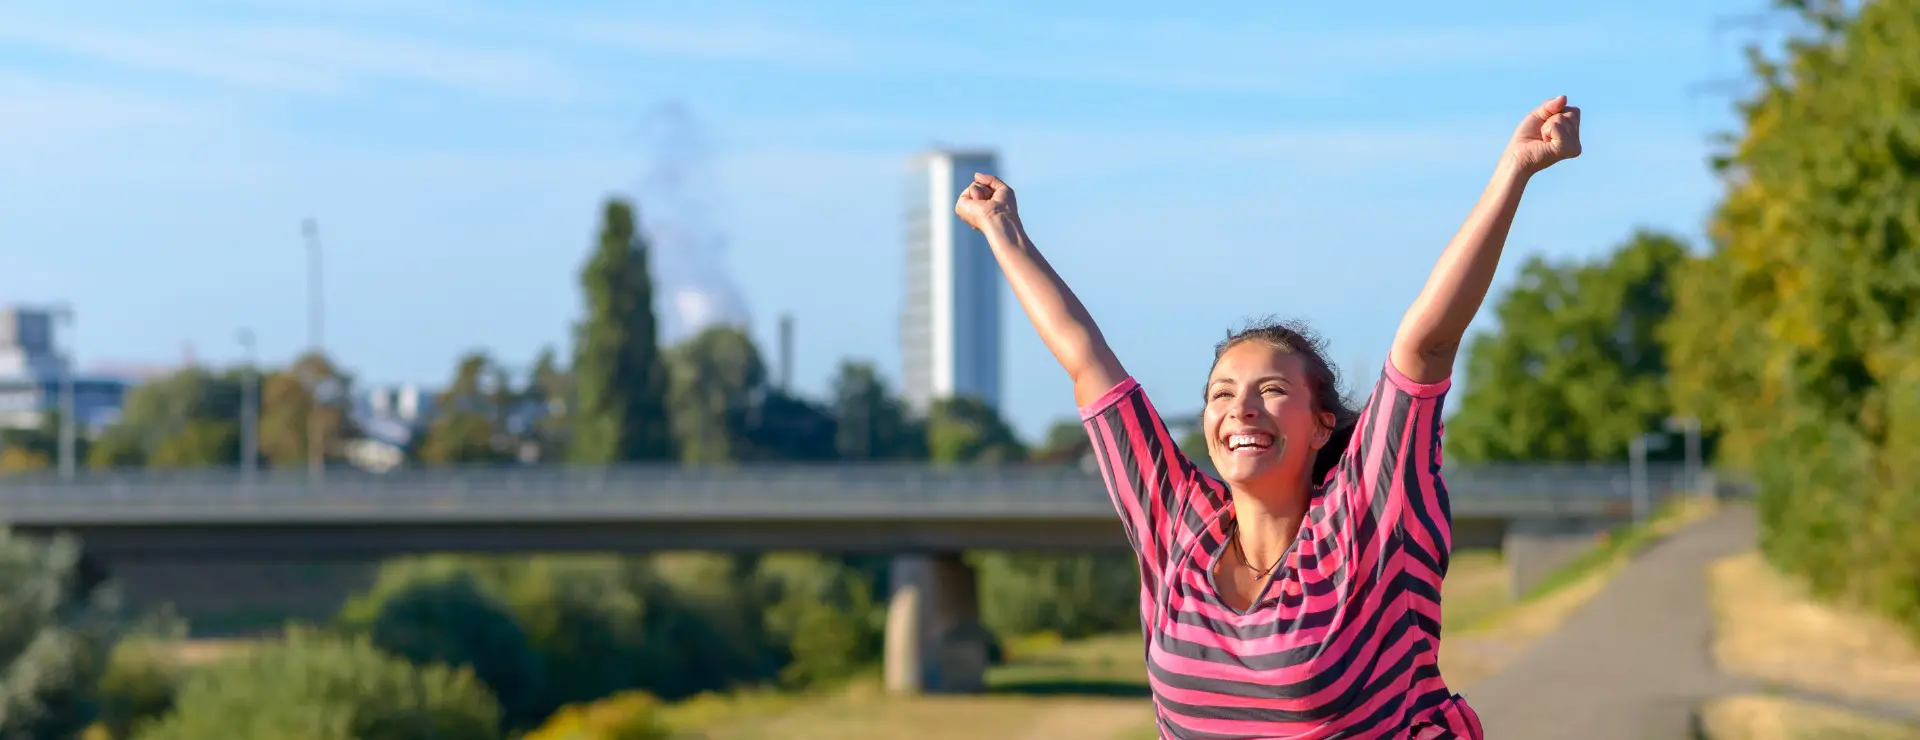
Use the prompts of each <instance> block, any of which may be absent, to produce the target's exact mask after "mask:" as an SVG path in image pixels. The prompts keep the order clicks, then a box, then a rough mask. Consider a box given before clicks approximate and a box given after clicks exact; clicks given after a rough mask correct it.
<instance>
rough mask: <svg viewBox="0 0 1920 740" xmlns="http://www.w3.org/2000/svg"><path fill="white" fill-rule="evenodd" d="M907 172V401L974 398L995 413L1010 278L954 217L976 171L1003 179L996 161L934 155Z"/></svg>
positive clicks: (903, 323) (961, 153) (903, 344)
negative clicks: (1002, 297) (1003, 312)
mask: <svg viewBox="0 0 1920 740" xmlns="http://www.w3.org/2000/svg"><path fill="white" fill-rule="evenodd" d="M909 170H910V175H909V179H908V182H907V214H906V215H907V219H906V220H907V224H906V225H907V260H906V263H907V264H906V273H907V274H906V280H907V285H906V291H905V305H904V306H902V307H901V314H900V371H901V385H902V386H903V387H902V394H903V396H904V398H905V400H906V402H907V406H908V407H909V408H911V409H912V410H913V411H915V412H916V413H923V414H924V413H926V411H927V409H928V408H929V407H931V406H932V405H933V401H934V400H935V399H939V398H945V397H949V396H972V397H974V398H978V399H980V400H981V401H983V402H985V403H986V404H987V405H989V406H991V407H993V408H995V409H998V408H999V407H1000V368H1001V359H1000V355H1001V351H1000V348H1001V341H1000V294H1001V291H1002V287H1001V286H1002V285H1004V284H1005V278H1003V277H1002V276H1001V275H1000V267H999V265H998V263H996V262H995V261H994V258H993V253H992V251H991V250H990V249H989V248H988V247H987V240H986V237H985V236H984V235H982V234H981V233H980V232H977V231H974V230H973V228H972V227H970V226H968V225H967V224H966V222H964V221H961V220H960V217H959V216H956V215H954V212H953V206H954V202H955V201H956V200H958V199H959V197H960V193H961V192H962V191H963V190H964V189H965V188H966V187H967V186H968V185H970V184H971V183H972V182H973V174H974V173H975V172H980V173H985V174H989V175H998V174H999V173H1000V163H999V157H998V155H996V154H995V153H993V152H991V151H976V150H936V151H929V152H923V153H921V154H919V155H917V156H915V157H914V158H913V160H912V162H911V165H910V167H909Z"/></svg>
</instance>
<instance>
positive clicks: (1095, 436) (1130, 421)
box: [1080, 378, 1218, 589]
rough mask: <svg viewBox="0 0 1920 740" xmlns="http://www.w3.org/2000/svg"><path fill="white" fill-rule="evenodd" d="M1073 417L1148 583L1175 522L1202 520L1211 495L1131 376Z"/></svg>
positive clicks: (1156, 579)
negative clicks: (1088, 440) (1083, 432)
mask: <svg viewBox="0 0 1920 740" xmlns="http://www.w3.org/2000/svg"><path fill="white" fill-rule="evenodd" d="M1080 419H1081V422H1082V423H1084V424H1085V425H1086V428H1087V435H1088V436H1089V437H1090V438H1091V439H1092V442H1093V456H1094V459H1095V461H1096V462H1097V463H1098V464H1099V467H1100V475H1101V477H1102V478H1103V479H1104V480H1105V482H1106V485H1107V493H1108V494H1109V495H1110V496H1111V497H1112V498H1113V506H1114V509H1115V510H1116V511H1118V512H1119V514H1120V521H1121V523H1122V524H1123V525H1125V527H1126V532H1127V541H1128V543H1129V544H1131V545H1133V549H1134V552H1136V553H1139V555H1140V563H1141V575H1142V576H1144V577H1145V580H1146V581H1147V584H1146V585H1147V587H1148V588H1150V589H1152V588H1154V587H1155V585H1156V584H1158V583H1160V582H1161V573H1160V571H1161V570H1162V569H1163V568H1164V567H1165V566H1166V563H1167V559H1168V558H1167V556H1168V553H1170V552H1172V550H1173V548H1174V547H1175V544H1174V543H1175V540H1176V539H1177V538H1178V535H1177V531H1178V530H1177V527H1178V526H1179V525H1180V523H1181V522H1183V521H1185V522H1188V523H1189V524H1190V525H1192V526H1198V525H1197V524H1194V523H1195V522H1204V521H1207V520H1208V518H1210V517H1211V515H1212V514H1213V510H1214V509H1217V508H1218V502H1216V501H1214V499H1215V498H1216V497H1214V496H1211V495H1207V494H1206V493H1205V491H1206V490H1208V489H1207V488H1206V487H1205V486H1203V485H1201V483H1200V476H1201V475H1202V474H1201V473H1200V472H1199V469H1198V468H1196V467H1194V464H1193V462H1192V461H1190V460H1188V459H1187V457H1186V455H1184V454H1182V453H1181V452H1180V446H1179V444H1178V443H1176V442H1175V440H1174V439H1173V434H1172V432H1171V431H1169V430H1168V429H1167V425H1166V422H1165V421H1163V420H1161V418H1160V414H1159V412H1158V411H1155V410H1154V408H1153V403H1152V402H1150V401H1148V400H1147V395H1146V392H1145V391H1144V390H1142V389H1141V388H1140V384H1139V383H1138V382H1137V381H1135V380H1134V379H1133V378H1128V379H1126V380H1123V381H1121V382H1120V384H1119V385H1116V386H1114V387H1113V389H1112V390H1109V391H1107V392H1106V393H1105V394H1104V395H1102V396H1101V397H1100V398H1099V399H1098V400H1096V401H1094V402H1093V403H1092V404H1089V405H1087V406H1085V407H1083V408H1081V409H1080ZM1190 528H1191V527H1190Z"/></svg>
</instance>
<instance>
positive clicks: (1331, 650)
mask: <svg viewBox="0 0 1920 740" xmlns="http://www.w3.org/2000/svg"><path fill="white" fill-rule="evenodd" d="M1579 134H1580V110H1579V109H1578V108H1573V107H1570V106H1568V105H1567V99H1566V97H1565V96H1561V97H1556V98H1554V99H1552V100H1549V101H1547V102H1545V103H1543V104H1541V105H1540V106H1539V107H1538V108H1535V109H1534V110H1533V111H1532V112H1530V113H1528V114H1527V116H1526V119H1525V120H1524V121H1522V122H1521V123H1520V126H1519V128H1518V129H1517V130H1516V131H1515V132H1514V135H1513V139H1512V141H1511V142H1510V143H1509V144H1508V145H1507V148H1506V151H1505V152H1504V153H1503V154H1502V156H1501V157H1500V159H1499V163H1498V165H1497V166H1496V168H1495V170H1494V175H1493V180H1492V182H1491V183H1490V184H1489V185H1488V186H1487V189H1486V191H1485V193H1483V194H1482V195H1481V196H1480V201H1479V202H1478V203H1477V204H1475V205H1474V207H1473V211H1472V213H1470V214H1469V215H1468V216H1467V220H1466V224H1465V225H1464V226H1462V227H1461V228H1460V231H1459V233H1457V234H1456V235H1455V236H1454V237H1453V240H1452V241H1451V242H1449V243H1448V244H1447V247H1446V250H1445V251H1444V252H1442V253H1441V255H1440V258H1439V260H1438V262H1437V264H1435V265H1434V268H1433V271H1432V274H1431V275H1430V276H1429V277H1428V278H1427V283H1426V286H1425V288H1423V289H1422V290H1421V291H1420V295H1419V296H1417V297H1415V298H1414V300H1413V305H1412V307H1410V308H1409V309H1408V310H1407V312H1406V315H1405V317H1404V318H1403V319H1402V320H1401V322H1400V328H1399V332H1398V333H1397V334H1396V336H1395V337H1394V341H1393V346H1392V348H1391V350H1390V352H1389V353H1388V360H1387V363H1386V366H1385V367H1383V368H1382V369H1381V371H1380V376H1379V379H1378V381H1377V382H1376V383H1375V384H1374V387H1373V392H1372V394H1371V395H1370V396H1369V397H1368V399H1367V401H1366V403H1365V404H1364V405H1363V406H1362V407H1361V408H1359V409H1357V410H1355V409H1350V408H1348V407H1347V406H1346V405H1344V404H1343V403H1342V401H1341V399H1340V398H1339V395H1338V392H1337V390H1336V389H1337V387H1338V384H1337V382H1336V376H1335V372H1334V368H1333V366H1332V365H1331V364H1330V363H1328V362H1327V360H1326V357H1325V356H1324V355H1323V353H1322V348H1321V345H1320V343H1319V342H1318V341H1317V340H1316V339H1314V338H1313V337H1312V335H1311V334H1310V333H1309V332H1308V331H1307V330H1306V329H1305V328H1304V327H1302V326H1299V325H1294V324H1278V325H1268V326H1256V327H1253V328H1250V329H1247V330H1244V331H1241V332H1237V333H1234V334H1232V335H1230V336H1228V337H1227V339H1226V340H1225V341H1223V342H1221V343H1220V344H1219V345H1218V346H1217V347H1215V348H1214V361H1213V370H1212V372H1211V373H1210V374H1209V375H1208V376H1207V379H1206V383H1205V386H1204V393H1205V395H1204V398H1205V411H1204V413H1203V415H1202V419H1201V423H1202V428H1203V429H1204V431H1205V434H1206V440H1207V454H1208V456H1209V457H1211V458H1212V460H1213V465H1214V468H1215V470H1217V471H1218V472H1219V478H1218V479H1216V478H1214V477H1212V476H1209V475H1207V474H1205V473H1203V472H1201V471H1200V470H1199V469H1198V468H1197V467H1196V466H1195V465H1194V464H1193V462H1192V461H1190V460H1188V459H1187V457H1186V456H1184V455H1182V454H1181V452H1180V449H1179V447H1178V446H1177V445H1176V444H1175V443H1174V440H1173V438H1172V436H1171V434H1170V433H1169V432H1168V430H1167V425H1166V424H1165V423H1164V422H1163V421H1162V420H1161V418H1160V416H1159V415H1158V413H1157V412H1156V411H1155V410H1154V405H1153V404H1152V403H1151V402H1150V401H1148V400H1147V396H1146V393H1145V392H1144V391H1142V390H1141V388H1140V386H1139V384H1138V383H1136V382H1135V381H1134V380H1133V378H1132V377H1131V376H1129V375H1128V374H1127V371H1126V369H1125V368H1123V367H1122V366H1121V364H1120V360H1119V358H1117V357H1115V356H1114V354H1113V351H1112V350H1111V349H1110V348H1108V346H1107V343H1106V340H1105V339H1104V338H1103V337H1102V336H1101V333H1100V329H1099V328H1098V327H1097V326H1095V325H1094V322H1093V318H1092V317H1090V316H1088V315H1087V310H1086V308H1085V307H1084V306H1082V305H1080V301H1079V300H1078V299H1077V298H1075V297H1074V295H1073V292H1072V291H1071V290H1068V288H1067V285H1066V283H1065V282H1062V281H1061V279H1060V276H1059V275H1056V274H1054V271H1053V268H1052V267H1050V266H1049V265H1048V264H1047V261H1046V259H1045V258H1043V257H1041V256H1040V252H1039V250H1038V249H1036V248H1035V247H1034V243H1033V240H1032V239H1030V238H1028V236H1027V233H1026V230H1025V228H1024V227H1023V226H1022V225H1021V222H1020V212H1019V208H1018V207H1017V206H1016V204H1015V201H1014V195H1013V189H1012V188H1010V187H1008V186H1007V184H1006V183H1004V182H1001V181H1000V180H999V179H998V178H994V177H990V176H987V175H976V176H975V177H974V182H973V184H972V185H971V186H970V187H968V188H967V190H966V191H965V192H964V193H962V194H961V196H960V199H959V202H958V203H956V204H955V205H954V211H955V212H956V213H957V214H958V215H959V216H960V217H961V218H962V219H964V220H965V221H966V222H967V223H968V224H970V225H971V226H973V227H974V228H975V229H978V230H980V231H981V232H983V233H984V234H985V235H986V237H987V242H988V243H989V244H990V245H991V246H992V249H993V254H994V257H995V258H996V259H997V260H998V261H999V264H1000V269H1001V270H1002V272H1004V273H1005V274H1006V278H1007V282H1008V283H1009V284H1011V285H1012V288H1013V293H1014V295H1015V296H1016V297H1017V298H1018V299H1019V301H1020V305H1021V307H1022V308H1024V309H1025V310H1026V313H1027V318H1029V319H1030V320H1032V322H1033V325H1034V328H1035V329H1038V330H1039V332H1040V337H1041V339H1042V340H1044V341H1045V343H1046V345H1047V348H1048V349H1050V350H1052V352H1053V355H1054V357H1055V358H1056V359H1058V360H1059V361H1060V365H1061V366H1062V367H1063V368H1065V369H1066V371H1067V374H1068V375H1069V376H1070V377H1071V378H1072V379H1073V392H1074V397H1075V401H1076V402H1077V404H1078V405H1079V406H1080V414H1081V418H1082V419H1083V420H1084V422H1085V424H1086V428H1087V433H1088V434H1089V435H1090V436H1091V437H1092V440H1093V451H1094V455H1095V457H1096V458H1098V460H1099V462H1100V468H1101V471H1102V475H1103V476H1104V477H1105V480H1106V484H1107V489H1108V492H1109V493H1110V494H1111V495H1112V497H1113V503H1114V507H1115V508H1116V509H1117V510H1118V511H1119V514H1120V518H1121V522H1122V524H1123V525H1124V527H1125V530H1126V536H1127V539H1128V541H1129V543H1131V544H1132V546H1133V548H1134V551H1135V552H1136V553H1138V554H1139V565H1140V581H1141V584H1140V585H1141V590H1140V611H1141V619H1142V626H1143V628H1144V632H1145V637H1146V663H1147V673H1148V680H1149V683H1150V684H1151V687H1152V690H1153V701H1154V708H1155V714H1156V716H1157V717H1158V720H1159V725H1160V732H1161V734H1162V736H1164V737H1168V738H1330V737H1341V738H1375V737H1378V738H1388V737H1391V738H1418V739H1419V740H1433V739H1435V738H1481V737H1482V731H1481V728H1480V721H1479V718H1478V717H1477V716H1476V715H1475V714H1474V712H1473V710H1472V709H1471V708H1469V707H1468V706H1467V704H1466V702H1465V701H1464V700H1463V699H1462V698H1461V697H1460V696H1459V695H1457V694H1455V693H1453V692H1452V691H1451V690H1450V689H1448V688H1447V685H1446V682H1445V680H1443V679H1442V677H1441V676H1440V669H1439V665H1438V658H1439V653H1440V583H1441V579H1442V578H1443V577H1445V575H1446V572H1447V561H1448V557H1449V553H1450V551H1451V543H1452V533H1451V526H1450V522H1451V517H1450V515H1449V508H1448V502H1447V489H1446V486H1445V484H1444V483H1443V482H1442V480H1441V476H1440V458H1441V455H1440V434H1441V425H1440V410H1441V402H1442V399H1443V398H1444V397H1445V396H1446V392H1447V389H1448V387H1449V385H1450V383H1451V379H1452V374H1453V362H1454V356H1455V354H1456V353H1457V352H1458V350H1459V347H1460V342H1461V337H1462V335H1463V334H1464V333H1465V332H1466V329H1467V324H1468V322H1470V321H1471V320H1472V319H1473V315H1474V313H1475V312H1476V311H1478V310H1479V308H1480V303H1481V301H1482V300H1483V299H1485V297H1486V294H1487V289H1488V286H1489V285H1490V284H1491V283H1492V281H1493V275H1494V268H1495V266H1496V265H1497V264H1498V263H1499V261H1500V251H1501V248H1502V246H1503V245H1504V243H1505V242H1506V238H1507V231H1508V229H1509V228H1510V227H1511V225H1512V224H1513V216H1514V211H1515V210H1516V209H1517V208H1518V207H1519V205H1520V196H1521V192H1522V191H1523V190H1525V188H1526V185H1527V182H1528V180H1529V179H1530V178H1532V177H1533V176H1534V175H1536V174H1538V173H1539V172H1541V171H1542V170H1545V169H1546V168H1548V167H1549V166H1552V165H1553V164H1554V163H1556V162H1559V161H1561V160H1564V159H1571V158H1573V157H1577V156H1579V155H1580V136H1579ZM1263 264H1276V263H1263ZM1277 264H1278V265H1279V268H1278V269H1276V270H1273V271H1272V272H1268V273H1265V274H1262V273H1261V272H1258V271H1257V269H1258V268H1254V269H1248V268H1247V267H1246V266H1240V265H1235V266H1232V267H1229V268H1226V269H1227V272H1224V273H1223V274H1222V275H1221V276H1220V286H1219V287H1222V288H1228V289H1234V290H1246V291H1261V292H1267V293H1272V294H1284V293H1285V292H1286V291H1287V290H1288V283H1289V281H1297V280H1302V279H1304V278H1305V276H1304V275H1303V274H1301V273H1293V272H1288V271H1287V270H1286V269H1285V263H1284V261H1282V262H1280V263H1277Z"/></svg>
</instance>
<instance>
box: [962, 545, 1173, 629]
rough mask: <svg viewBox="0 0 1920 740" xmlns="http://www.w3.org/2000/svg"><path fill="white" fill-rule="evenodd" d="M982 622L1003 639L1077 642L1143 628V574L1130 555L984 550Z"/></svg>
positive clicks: (978, 564)
mask: <svg viewBox="0 0 1920 740" xmlns="http://www.w3.org/2000/svg"><path fill="white" fill-rule="evenodd" d="M969 559H970V560H972V561H973V565H974V568H975V569H976V572H977V573H978V574H979V584H980V621H981V623H982V624H983V625H984V626H985V627H986V628H987V629H988V630H989V631H991V632H993V633H994V634H995V635H998V636H1000V637H1001V638H1003V639H1004V638H1011V637H1020V636H1025V635H1030V634H1034V633H1036V632H1053V633H1057V634H1059V635H1060V636H1061V637H1065V638H1068V639H1076V638H1081V637H1087V636H1091V635H1097V634H1104V633H1110V632H1116V631H1125V630H1135V629H1139V627H1140V573H1139V569H1138V566H1136V565H1135V564H1134V559H1133V555H1131V554H1129V553H1099V554H1078V555H1047V554H1032V553H1007V552H981V553H973V554H972V555H971V556H970V557H969Z"/></svg>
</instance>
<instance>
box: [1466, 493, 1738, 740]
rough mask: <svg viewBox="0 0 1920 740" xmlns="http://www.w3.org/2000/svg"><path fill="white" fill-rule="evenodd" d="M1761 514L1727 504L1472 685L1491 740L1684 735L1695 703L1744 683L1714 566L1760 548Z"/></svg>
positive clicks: (1658, 739)
mask: <svg viewBox="0 0 1920 740" xmlns="http://www.w3.org/2000/svg"><path fill="white" fill-rule="evenodd" d="M1756 532H1757V526H1756V522H1755V520H1754V515H1753V511H1752V509H1751V508H1749V507H1747V506H1741V505H1733V506H1727V507H1724V508H1723V509H1721V510H1720V511H1718V512H1716V513H1715V514H1713V515H1712V516H1710V517H1708V518H1707V519H1705V520H1702V521H1700V522H1696V523H1694V524H1692V525H1689V526H1688V527H1686V528H1685V529H1682V530H1680V531H1678V532H1675V533H1673V534H1672V535H1671V536H1669V537H1667V538H1666V539H1665V540H1663V541H1661V542H1659V543H1656V544H1654V545H1653V546H1651V547H1649V548H1648V549H1647V550H1646V551H1645V552H1643V553H1641V554H1640V556H1639V557H1637V558H1635V559H1634V560H1633V562H1631V563H1629V564H1628V565H1627V566H1626V567H1625V568H1622V569H1621V571H1620V572H1619V573H1618V574H1617V575H1616V576H1615V577H1614V579H1613V581H1612V582H1611V583H1609V584H1608V585H1607V587H1606V588H1605V589H1604V590H1602V591H1601V592H1600V593H1599V594H1598V595H1596V596H1595V597H1594V599H1593V600H1592V601H1591V602H1589V603H1588V604H1587V605H1586V606H1585V607H1583V608H1581V609H1580V610H1579V611H1578V612H1576V613H1574V614H1573V615H1572V616H1570V617H1568V618H1567V621H1566V623H1565V624H1563V625H1562V626H1561V628H1560V629H1559V630H1557V631H1555V632H1554V633H1553V634H1551V635H1548V636H1546V637H1543V638H1541V639H1540V641H1539V642H1536V643H1534V644H1533V646H1532V647H1530V648H1529V649H1528V650H1527V651H1526V652H1525V653H1522V654H1521V655H1520V656H1519V657H1517V658H1515V659H1514V661H1513V663H1511V664H1509V665H1508V666H1507V667H1506V669H1505V670H1502V671H1501V672H1500V673H1498V674H1496V675H1493V676H1489V677H1488V678H1486V679H1484V680H1482V681H1480V682H1479V683H1477V684H1475V685H1474V686H1473V687H1472V688H1471V689H1469V690H1467V691H1465V692H1462V693H1463V694H1464V695H1465V696H1466V698H1467V703H1468V704H1469V705H1471V706H1472V707H1473V708H1474V709H1475V710H1476V711H1478V712H1479V713H1480V718H1481V720H1482V721H1483V722H1484V723H1485V724H1486V729H1487V737H1488V738H1489V740H1508V739H1509V738H1513V739H1516V740H1518V739H1520V738H1581V739H1582V740H1589V739H1590V740H1615V739H1617V740H1682V739H1683V738H1689V737H1692V729H1691V728H1692V714H1693V709H1694V707H1695V706H1696V705H1697V704H1698V703H1700V702H1701V701H1703V700H1705V699H1709V698H1712V697H1714V696H1717V695H1720V694H1724V693H1728V692H1730V691H1734V690H1738V689H1740V688H1743V687H1744V686H1746V684H1745V682H1740V681H1735V680H1731V679H1727V678H1723V677H1721V675H1720V673H1719V671H1718V670H1717V669H1716V668H1715V667H1714V663H1713V655H1712V640H1713V635H1712V629H1713V610H1712V606H1711V605H1710V604H1709V603H1708V601H1707V586H1706V568H1707V565H1708V564H1710V563H1712V562H1713V561H1715V560H1717V559H1719V558H1722V557H1725V556H1728V555H1732V554H1735V553H1738V552H1741V551H1743V550H1746V549H1748V548H1751V547H1753V544H1754V538H1755V534H1756Z"/></svg>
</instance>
